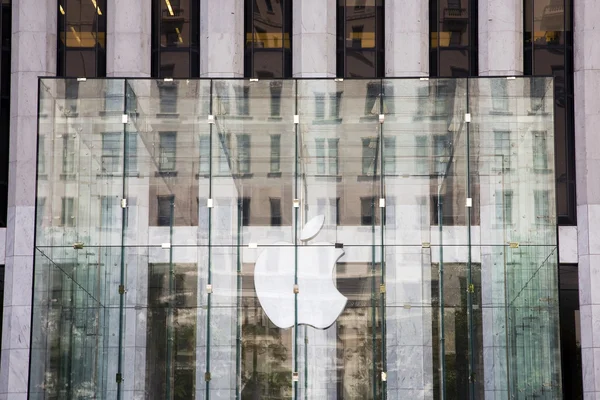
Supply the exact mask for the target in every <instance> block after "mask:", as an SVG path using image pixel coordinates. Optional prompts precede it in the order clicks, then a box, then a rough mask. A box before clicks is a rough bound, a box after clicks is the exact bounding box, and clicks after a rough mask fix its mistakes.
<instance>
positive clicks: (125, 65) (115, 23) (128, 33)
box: [106, 0, 152, 77]
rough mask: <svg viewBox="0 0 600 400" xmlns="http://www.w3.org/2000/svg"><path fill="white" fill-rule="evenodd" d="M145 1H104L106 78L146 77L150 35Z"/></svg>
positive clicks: (147, 8)
mask: <svg viewBox="0 0 600 400" xmlns="http://www.w3.org/2000/svg"><path fill="white" fill-rule="evenodd" d="M151 11H152V9H151V7H150V5H149V4H148V1H147V0H108V4H107V12H108V13H109V14H108V18H107V32H106V39H107V40H106V41H107V43H106V76H107V77H133V76H136V77H137V76H139V77H147V76H150V60H151V54H150V52H151V47H150V46H151V44H150V35H151V32H152V23H151Z"/></svg>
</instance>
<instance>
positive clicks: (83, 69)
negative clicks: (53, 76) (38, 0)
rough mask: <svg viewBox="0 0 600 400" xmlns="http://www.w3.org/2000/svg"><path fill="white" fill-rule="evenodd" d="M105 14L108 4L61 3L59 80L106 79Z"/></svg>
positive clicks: (66, 0) (100, 0) (62, 0)
mask: <svg viewBox="0 0 600 400" xmlns="http://www.w3.org/2000/svg"><path fill="white" fill-rule="evenodd" d="M106 11H107V10H106V0H94V1H81V0H59V1H58V10H57V12H58V19H57V24H58V38H57V39H58V54H57V71H56V73H57V75H58V76H72V77H88V78H89V77H103V76H106Z"/></svg>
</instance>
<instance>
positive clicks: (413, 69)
mask: <svg viewBox="0 0 600 400" xmlns="http://www.w3.org/2000/svg"><path fill="white" fill-rule="evenodd" d="M385 76H387V77H398V76H429V2H427V1H411V0H396V1H386V2H385Z"/></svg>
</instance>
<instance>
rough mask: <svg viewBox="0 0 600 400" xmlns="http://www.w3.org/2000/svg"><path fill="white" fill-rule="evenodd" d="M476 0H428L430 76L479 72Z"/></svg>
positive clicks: (462, 74)
mask: <svg viewBox="0 0 600 400" xmlns="http://www.w3.org/2000/svg"><path fill="white" fill-rule="evenodd" d="M477 14H478V13H477V0H449V1H439V0H429V34H430V47H429V50H430V51H429V75H430V76H440V77H465V76H476V75H477V74H478V68H479V67H478V64H477V37H478V32H477V30H478V27H477V18H478V17H477Z"/></svg>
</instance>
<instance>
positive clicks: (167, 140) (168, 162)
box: [158, 132, 177, 171]
mask: <svg viewBox="0 0 600 400" xmlns="http://www.w3.org/2000/svg"><path fill="white" fill-rule="evenodd" d="M176 155H177V133H175V132H161V133H160V143H159V155H158V157H159V159H158V169H159V171H175V158H176Z"/></svg>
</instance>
